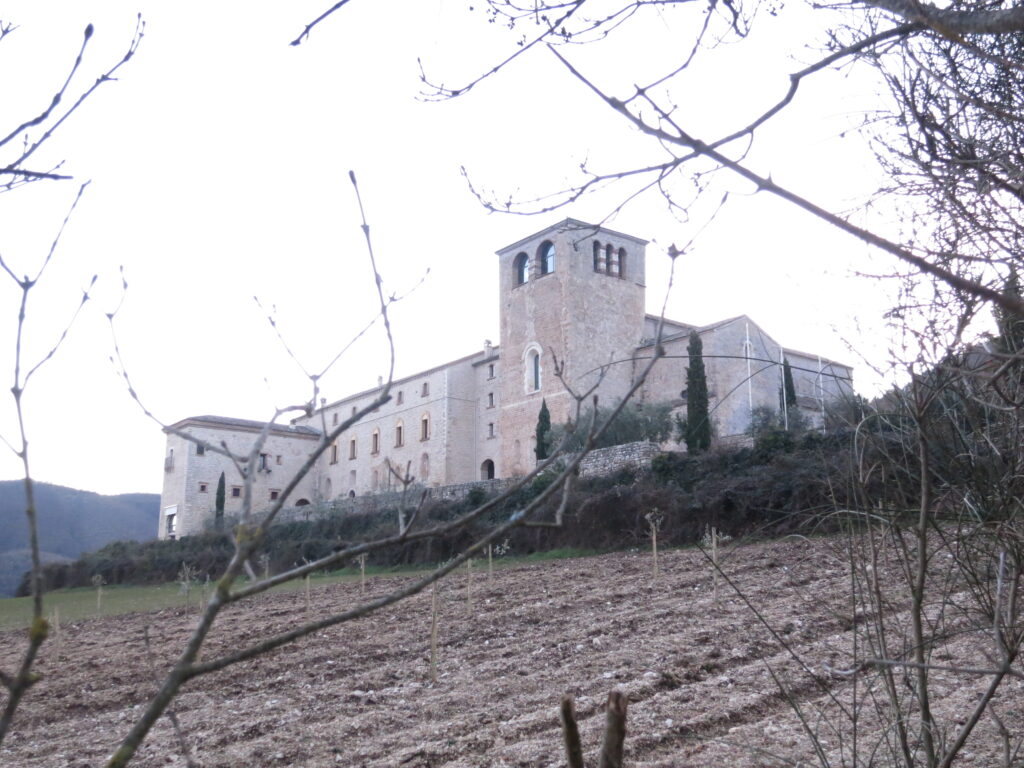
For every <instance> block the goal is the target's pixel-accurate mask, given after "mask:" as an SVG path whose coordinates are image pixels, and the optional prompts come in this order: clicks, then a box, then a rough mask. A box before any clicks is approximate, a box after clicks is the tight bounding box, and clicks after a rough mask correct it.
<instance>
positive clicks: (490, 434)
mask: <svg viewBox="0 0 1024 768" xmlns="http://www.w3.org/2000/svg"><path fill="white" fill-rule="evenodd" d="M487 436H488V437H494V422H493V421H492V422H491V423H490V424H488V425H487Z"/></svg>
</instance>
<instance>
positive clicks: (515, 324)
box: [159, 219, 852, 537]
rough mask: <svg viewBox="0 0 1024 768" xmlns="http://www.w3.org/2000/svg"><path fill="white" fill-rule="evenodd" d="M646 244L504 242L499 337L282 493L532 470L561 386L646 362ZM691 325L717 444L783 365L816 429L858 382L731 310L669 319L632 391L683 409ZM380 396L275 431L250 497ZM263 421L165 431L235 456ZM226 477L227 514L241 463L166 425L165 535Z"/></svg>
mask: <svg viewBox="0 0 1024 768" xmlns="http://www.w3.org/2000/svg"><path fill="white" fill-rule="evenodd" d="M645 246H646V241H645V240H642V239H640V238H637V237H634V236H632V235H627V234H623V233H621V232H615V231H613V230H610V229H606V228H604V227H599V226H594V225H591V224H586V223H584V222H581V221H576V220H574V219H566V220H565V221H562V222H559V223H558V224H555V225H553V226H551V227H548V228H546V229H543V230H541V231H540V232H537V233H535V234H533V235H530V236H529V237H526V238H524V239H522V240H520V241H518V242H516V243H513V244H511V245H509V246H506V247H505V248H502V249H501V250H499V251H498V252H497V255H498V300H499V302H500V308H501V309H500V316H501V320H500V344H499V345H498V346H496V347H495V346H492V345H491V344H490V342H487V343H486V344H485V346H484V348H483V350H481V351H479V352H476V353H474V354H471V355H468V356H466V357H462V358H459V359H458V360H453V361H451V362H448V363H445V364H443V365H439V366H437V367H435V368H431V369H429V370H426V371H423V372H421V373H417V374H415V375H413V376H407V377H405V378H402V379H399V380H396V381H395V382H393V384H392V388H391V401H390V402H388V403H386V404H385V405H383V406H381V407H380V408H379V409H378V410H377V411H375V412H374V413H372V414H370V415H369V416H368V417H366V418H365V419H363V420H362V421H360V422H359V423H358V424H356V425H355V426H354V427H352V428H351V429H350V430H349V431H348V432H346V433H345V434H344V435H343V436H342V438H341V439H340V440H339V441H338V443H336V444H333V445H331V446H329V447H328V449H327V451H326V452H325V453H324V454H323V456H322V457H321V459H320V460H319V462H318V464H317V466H316V467H315V468H314V470H313V471H312V472H310V473H309V475H308V476H307V477H306V478H305V479H304V480H303V482H302V483H300V484H299V486H298V487H297V488H296V489H295V491H294V492H293V493H292V495H291V497H290V498H289V499H288V500H287V503H288V504H289V505H294V506H302V505H304V504H310V503H317V502H320V501H325V500H331V499H335V498H338V497H341V496H357V495H364V494H372V493H377V492H381V491H386V490H390V489H392V487H393V485H394V480H393V475H392V473H391V472H390V471H389V467H397V468H400V469H401V470H403V471H404V470H405V468H406V467H409V469H410V471H411V473H412V474H413V475H414V476H415V477H416V481H417V482H418V483H421V484H423V485H426V486H443V485H451V484H456V483H465V482H469V481H473V480H481V479H483V480H486V479H492V478H499V477H510V476H516V475H522V474H525V473H527V472H529V471H530V469H531V468H532V467H533V466H534V439H535V438H534V432H535V429H536V424H537V415H538V412H539V411H540V406H541V401H542V400H545V401H546V402H547V405H548V409H549V410H550V412H551V418H552V422H553V423H560V422H564V421H565V420H566V419H567V418H568V417H569V415H570V406H571V403H572V398H571V397H570V395H569V394H568V392H567V391H566V386H565V385H566V384H568V385H569V386H570V387H571V388H572V389H573V390H574V391H577V392H578V391H582V390H584V389H586V388H588V387H590V386H593V385H594V384H597V394H598V396H599V398H600V402H602V403H606V404H611V403H615V402H617V401H618V400H620V399H621V398H622V397H623V396H624V394H625V393H626V392H627V391H628V389H629V388H630V386H631V384H632V382H633V381H634V377H635V376H637V374H638V373H639V371H640V370H641V369H642V368H643V367H644V366H645V365H646V362H647V360H649V358H650V356H651V354H652V351H653V348H654V347H653V345H654V340H655V335H656V328H657V323H658V318H657V317H654V316H652V315H648V314H646V313H645V288H646V283H645V266H646V264H645ZM693 331H696V332H697V333H698V334H699V335H700V336H701V339H702V341H703V345H704V350H703V355H704V361H705V367H706V369H707V379H708V388H709V399H710V406H711V411H712V420H713V426H714V430H715V434H716V435H717V437H718V439H723V440H728V439H734V438H739V437H742V436H743V435H744V434H745V433H746V431H747V428H748V426H749V424H750V417H751V412H752V410H753V409H755V408H758V407H759V406H767V407H770V408H778V405H779V391H780V386H781V383H782V366H781V361H782V360H783V359H786V360H788V361H789V363H790V366H791V368H792V371H793V379H794V384H795V389H796V394H797V401H798V407H799V408H800V409H801V411H803V412H804V413H805V415H806V416H807V418H808V419H809V420H810V421H811V423H820V419H821V415H822V413H823V411H824V406H825V404H826V403H827V402H829V401H831V400H835V399H837V398H839V397H842V396H844V395H847V394H850V393H851V392H852V387H851V369H850V368H849V366H845V365H842V364H839V363H836V362H834V361H831V360H826V359H824V358H821V357H819V356H817V355H812V354H807V353H803V352H798V351H796V350H793V349H789V348H785V347H782V346H781V345H780V344H779V343H778V342H777V341H775V340H774V339H772V338H771V337H770V336H769V335H768V334H767V333H766V332H765V331H764V330H763V329H762V328H761V327H760V326H758V325H757V324H756V323H755V322H754V321H753V320H751V319H750V318H748V317H746V316H740V317H735V318H731V319H728V320H723V321H721V322H717V323H713V324H711V325H706V326H699V327H698V326H693V325H688V324H686V323H680V322H675V321H669V320H666V321H665V323H664V327H663V329H662V345H663V347H664V349H665V352H666V357H665V359H664V360H661V361H659V363H658V364H657V365H656V366H655V367H654V370H653V371H652V374H651V376H650V377H649V378H648V380H647V382H646V383H645V385H644V387H643V388H642V390H641V391H640V392H638V394H637V397H639V398H640V399H641V400H644V401H648V402H669V403H671V405H672V406H673V407H674V408H676V409H678V410H679V411H680V412H681V413H683V414H684V415H685V399H684V398H685V393H684V392H683V389H684V388H685V382H686V367H687V365H688V360H687V353H686V348H687V343H688V341H689V336H690V334H691V332H693ZM556 359H557V361H558V365H559V368H560V373H561V380H560V379H559V378H558V376H556V370H555V360H556ZM378 392H379V387H378V388H374V389H370V390H366V391H364V392H357V393H355V394H353V395H350V396H348V397H345V398H343V399H341V400H338V401H336V402H333V403H323V404H322V406H321V407H320V408H319V409H317V411H316V412H314V413H313V414H312V415H311V416H309V417H304V418H301V419H296V420H295V421H294V422H293V423H292V425H290V426H280V427H275V428H273V429H272V430H271V432H270V434H269V437H268V440H267V444H266V446H265V449H264V451H263V453H262V454H261V455H260V456H259V457H258V469H257V472H256V473H255V474H254V476H253V479H252V482H253V493H254V496H253V498H254V500H255V503H256V504H257V506H259V505H260V504H263V505H267V504H270V503H271V502H272V501H275V500H276V499H277V498H278V495H279V494H280V493H281V492H282V489H283V487H284V484H285V483H284V481H285V480H286V479H287V478H289V477H291V476H292V475H293V474H294V472H295V470H296V469H298V467H299V466H300V465H301V463H302V460H303V457H304V456H306V455H308V453H309V451H310V450H311V449H312V448H313V447H314V446H315V445H316V444H317V441H318V440H319V439H320V436H321V435H322V434H323V428H324V427H325V426H326V428H327V429H330V427H332V426H334V425H337V424H338V423H340V422H341V421H343V420H344V419H345V418H348V417H349V416H350V415H352V414H353V413H355V412H356V411H358V410H359V409H360V408H362V407H363V406H365V405H366V404H367V403H369V402H370V401H371V400H372V399H373V398H374V396H375V395H376V394H377V393H378ZM262 426H263V425H262V424H260V423H258V422H250V421H244V420H240V419H228V418H223V417H219V416H198V417H192V418H188V419H184V420H182V421H179V422H178V423H176V424H174V425H172V428H173V429H174V430H179V431H185V432H187V433H189V434H191V435H193V436H195V437H196V438H199V439H200V440H205V441H207V442H209V443H212V444H220V443H221V441H224V442H226V443H227V444H228V445H229V447H231V448H232V449H235V450H239V451H241V450H244V449H245V447H246V446H247V445H249V444H251V441H252V438H253V437H254V435H255V434H256V433H258V432H259V430H260V429H261V427H262ZM669 447H675V446H674V445H673V446H669ZM221 472H224V473H225V478H226V483H227V487H228V494H227V504H226V512H227V514H231V513H232V511H235V510H237V509H238V507H239V505H240V503H241V494H242V480H241V477H240V476H239V474H238V473H237V470H235V468H234V467H233V466H232V465H230V464H229V462H228V461H227V460H226V459H224V458H223V457H221V456H219V455H217V454H215V453H213V452H211V451H202V450H201V449H200V448H199V447H198V446H197V445H196V444H195V443H191V442H189V441H187V440H185V439H183V438H181V437H180V436H178V435H175V434H174V433H173V432H171V431H168V438H167V456H166V458H165V475H164V488H163V495H162V498H161V519H160V530H159V535H160V536H161V537H167V536H175V535H185V534H188V533H193V532H196V531H198V530H201V529H202V528H203V526H204V525H206V524H207V521H208V520H209V519H211V517H212V510H213V508H214V494H215V490H216V485H217V481H218V479H219V477H220V473H221Z"/></svg>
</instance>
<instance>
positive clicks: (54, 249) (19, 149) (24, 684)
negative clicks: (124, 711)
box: [0, 17, 144, 744]
mask: <svg viewBox="0 0 1024 768" xmlns="http://www.w3.org/2000/svg"><path fill="white" fill-rule="evenodd" d="M16 30H17V27H15V26H14V25H13V24H12V23H11V22H4V21H2V20H0V43H2V42H3V40H4V38H6V37H7V36H8V35H10V34H12V33H14V32H15V31H16ZM143 31H144V25H143V23H142V20H141V17H140V19H139V22H138V26H137V27H136V30H135V35H134V36H133V37H132V40H131V42H130V44H129V46H128V50H127V51H126V52H125V54H124V56H123V57H122V58H121V59H120V60H119V61H118V62H116V63H115V64H114V65H113V66H112V67H110V68H109V69H107V70H106V71H105V72H103V73H102V74H101V75H100V76H99V77H98V78H97V79H96V81H95V82H93V83H91V84H88V85H81V84H80V82H79V81H80V80H81V77H80V75H79V70H80V68H81V66H82V62H83V60H84V58H85V54H86V50H87V48H88V45H89V40H90V38H91V37H92V33H93V29H92V26H91V25H90V26H88V27H87V28H86V29H85V33H84V35H83V40H82V46H81V49H80V50H79V51H78V55H77V56H76V57H75V59H74V61H73V63H72V64H71V66H70V68H69V71H68V74H67V77H66V78H65V80H64V82H63V83H61V84H60V85H59V86H58V87H57V88H56V89H55V92H54V94H53V96H52V97H51V98H50V102H49V104H47V105H45V107H43V108H42V109H41V110H40V111H39V112H38V113H36V114H34V115H33V116H32V117H30V118H29V119H26V120H24V121H22V122H20V123H18V124H17V125H14V126H11V127H10V128H9V130H7V132H6V133H4V134H2V135H0V191H2V192H10V191H12V190H16V189H18V188H20V187H23V186H25V185H26V184H31V183H34V182H52V181H65V180H70V179H71V178H72V177H71V176H70V175H68V174H66V173H63V172H62V166H63V163H57V164H56V165H54V166H51V167H44V168H38V167H36V168H33V167H31V166H30V161H34V160H35V158H36V152H37V151H38V150H40V149H41V148H42V147H44V146H46V145H47V144H48V143H49V142H50V141H51V139H52V138H53V136H54V134H55V133H56V132H57V130H58V129H59V128H60V127H61V126H62V125H64V123H65V122H67V120H68V119H69V118H70V117H71V116H72V115H73V114H74V113H75V111H76V110H78V108H79V107H80V106H81V105H82V104H83V103H84V102H85V101H86V100H87V99H88V98H89V97H90V96H91V95H92V94H93V93H95V91H96V89H97V88H99V87H100V86H102V85H103V84H105V83H107V82H110V81H111V80H112V79H113V76H114V74H115V73H116V72H117V71H118V70H119V69H120V68H121V67H122V66H123V65H124V64H126V63H127V62H128V61H129V60H130V59H131V58H132V56H133V55H134V54H135V51H136V50H137V49H138V46H139V43H140V42H141V41H142V35H143ZM87 186H88V182H86V183H84V184H81V185H80V186H79V187H78V190H77V192H76V193H75V195H74V197H73V199H72V202H71V205H70V208H69V210H68V212H67V215H66V216H65V217H64V221H63V223H62V224H61V226H60V227H59V229H58V231H57V233H56V235H55V236H54V238H53V241H52V242H51V244H50V247H49V249H48V250H47V251H46V255H45V256H44V258H43V259H42V262H41V263H40V264H38V265H36V266H35V267H34V268H33V269H32V270H26V272H25V273H23V274H18V272H16V269H17V267H15V265H14V263H13V262H12V261H11V260H10V259H9V258H8V257H5V256H4V255H3V254H0V270H2V272H3V276H4V279H6V278H10V280H11V281H12V282H13V284H14V286H15V287H16V290H17V293H18V294H20V295H19V300H18V302H17V314H16V318H17V319H16V334H15V342H14V348H13V350H12V353H13V354H12V359H11V369H10V370H11V371H12V374H13V376H12V382H11V387H10V392H11V397H12V409H13V413H14V421H15V423H16V424H17V434H16V435H11V436H7V435H2V434H0V442H2V443H3V444H4V445H5V446H6V447H7V448H8V449H10V450H11V451H12V452H13V453H14V454H15V455H16V456H17V457H18V459H19V461H20V462H21V465H22V469H23V472H24V475H23V477H24V485H25V500H26V507H25V520H26V525H27V526H28V533H29V537H28V538H29V549H30V552H31V558H32V570H31V578H30V585H31V594H32V623H31V626H30V628H29V633H28V638H27V643H26V647H25V652H24V654H23V656H22V660H21V663H20V665H19V666H18V668H17V669H16V670H14V671H11V672H8V671H5V670H0V685H2V686H3V688H4V690H5V691H6V694H7V696H6V699H7V700H6V702H5V703H4V706H3V711H2V713H0V744H3V741H4V738H5V737H6V735H7V733H8V732H9V730H10V727H11V722H12V721H13V719H14V714H15V712H16V711H17V709H18V705H19V704H20V703H21V700H22V698H23V697H24V695H25V694H26V692H27V691H28V690H29V688H31V687H32V685H33V684H34V683H35V682H36V680H37V679H38V677H37V675H36V674H35V673H34V672H33V665H34V664H35V661H36V657H37V655H38V653H39V649H40V647H42V645H43V643H44V642H45V641H46V637H47V634H48V632H49V625H48V622H47V621H46V619H45V618H44V613H43V593H42V583H41V580H40V573H41V568H42V564H41V561H40V553H39V535H38V528H37V522H36V520H37V518H36V505H35V490H34V483H33V480H32V469H31V462H30V454H29V434H30V432H31V425H30V424H28V423H27V419H26V413H25V407H24V397H25V393H26V391H27V390H28V389H29V387H30V386H31V384H32V381H33V378H34V377H35V375H36V373H38V372H39V370H40V369H41V368H42V367H43V366H45V365H46V363H48V362H49V361H50V360H51V359H52V358H53V356H54V355H56V354H57V353H58V352H59V350H60V348H61V347H62V346H63V344H64V342H65V341H66V340H67V337H68V334H69V332H70V331H71V329H72V327H73V326H74V324H75V321H76V320H77V318H78V317H79V314H80V312H81V310H82V308H83V307H84V306H85V305H86V303H87V302H88V301H89V293H90V291H91V290H92V287H93V285H94V284H95V282H96V278H95V277H94V278H93V279H92V281H91V282H90V283H89V285H88V286H87V287H85V288H84V289H83V290H82V296H81V300H80V301H79V303H78V305H77V306H75V307H70V308H69V311H68V318H67V321H66V323H65V325H64V328H63V330H62V331H61V332H60V333H59V334H58V335H57V337H56V338H55V339H54V340H53V341H52V343H51V344H50V345H49V346H48V347H47V348H45V349H44V351H43V352H42V353H41V354H40V355H39V356H38V357H36V358H35V359H31V358H29V357H28V351H27V349H26V344H25V338H26V331H27V328H28V324H29V316H30V309H31V304H32V303H31V301H30V299H33V298H35V296H36V295H37V292H38V290H39V288H40V285H42V286H44V287H45V285H46V282H45V281H48V280H49V278H50V275H51V273H52V266H53V262H54V257H55V256H56V255H57V253H58V249H59V246H60V240H61V235H62V234H63V232H64V228H65V226H66V225H67V223H68V220H69V219H70V218H71V215H72V214H73V213H74V210H75V207H76V206H77V205H78V202H79V200H81V198H82V195H83V193H84V192H85V189H86V187H87ZM41 281H43V282H41Z"/></svg>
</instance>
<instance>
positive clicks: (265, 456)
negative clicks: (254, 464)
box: [260, 453, 270, 470]
mask: <svg viewBox="0 0 1024 768" xmlns="http://www.w3.org/2000/svg"><path fill="white" fill-rule="evenodd" d="M260 469H263V470H269V469H270V454H269V453H261V454H260Z"/></svg>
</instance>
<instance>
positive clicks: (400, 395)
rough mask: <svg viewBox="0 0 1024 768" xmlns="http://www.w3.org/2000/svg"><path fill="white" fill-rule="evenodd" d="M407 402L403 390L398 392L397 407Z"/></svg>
mask: <svg viewBox="0 0 1024 768" xmlns="http://www.w3.org/2000/svg"><path fill="white" fill-rule="evenodd" d="M404 402H405V394H404V393H403V392H402V390H398V396H397V397H396V398H395V405H401V404H402V403H404Z"/></svg>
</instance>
